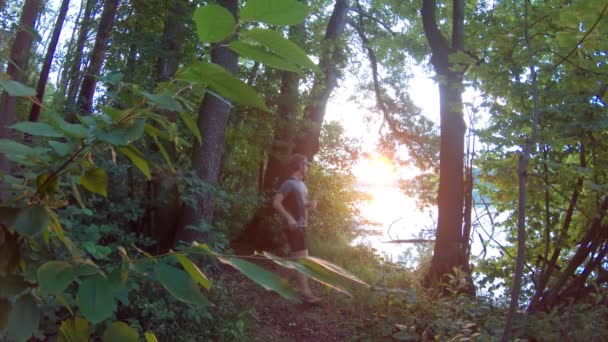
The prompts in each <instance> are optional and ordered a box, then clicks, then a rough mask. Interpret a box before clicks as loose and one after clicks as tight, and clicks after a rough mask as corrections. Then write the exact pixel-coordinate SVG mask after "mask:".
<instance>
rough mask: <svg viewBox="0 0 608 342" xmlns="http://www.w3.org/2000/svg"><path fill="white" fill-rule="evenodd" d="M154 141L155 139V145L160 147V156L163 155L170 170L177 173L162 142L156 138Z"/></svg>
mask: <svg viewBox="0 0 608 342" xmlns="http://www.w3.org/2000/svg"><path fill="white" fill-rule="evenodd" d="M153 139H154V143H155V144H156V146H157V147H158V150H159V151H160V154H162V156H163V158H164V159H165V162H166V163H167V165H168V166H169V170H171V172H173V173H175V168H174V167H173V163H171V158H170V157H169V153H167V150H166V149H165V146H163V144H161V143H160V141H158V139H157V138H156V137H154V138H153Z"/></svg>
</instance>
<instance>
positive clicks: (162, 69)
mask: <svg viewBox="0 0 608 342" xmlns="http://www.w3.org/2000/svg"><path fill="white" fill-rule="evenodd" d="M188 8H189V4H188V1H186V0H174V1H173V3H172V6H171V8H170V9H169V14H168V15H167V20H166V21H165V27H164V28H163V36H162V41H161V52H160V53H161V55H160V57H159V58H158V66H157V68H158V81H159V82H166V81H168V80H169V79H171V77H173V75H175V72H176V71H177V67H178V66H179V56H180V50H181V48H182V45H183V43H184V38H185V33H186V20H187V17H188V15H189V14H190V11H189V10H188Z"/></svg>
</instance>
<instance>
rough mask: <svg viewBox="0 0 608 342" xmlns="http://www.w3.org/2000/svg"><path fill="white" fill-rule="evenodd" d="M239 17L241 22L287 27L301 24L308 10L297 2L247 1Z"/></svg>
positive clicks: (277, 0)
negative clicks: (256, 22)
mask: <svg viewBox="0 0 608 342" xmlns="http://www.w3.org/2000/svg"><path fill="white" fill-rule="evenodd" d="M240 15H241V19H242V20H243V21H258V22H262V23H266V24H270V25H279V26H289V25H295V24H299V23H301V22H303V21H304V20H305V19H306V17H307V16H308V8H307V7H306V5H305V4H304V3H302V2H300V1H297V0H249V1H247V3H246V4H245V6H244V7H243V9H242V10H241V13H240Z"/></svg>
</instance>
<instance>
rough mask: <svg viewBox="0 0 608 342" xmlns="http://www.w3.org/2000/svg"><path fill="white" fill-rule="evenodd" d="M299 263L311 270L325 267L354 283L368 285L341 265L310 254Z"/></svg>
mask: <svg viewBox="0 0 608 342" xmlns="http://www.w3.org/2000/svg"><path fill="white" fill-rule="evenodd" d="M300 263H302V264H304V265H306V267H308V268H310V269H313V270H321V269H325V270H328V271H330V272H332V273H334V274H337V275H339V276H341V277H343V278H346V279H348V280H350V281H353V282H355V283H358V284H359V285H363V286H367V287H369V284H367V283H366V282H364V281H363V280H361V279H359V278H358V277H357V276H355V275H354V274H352V273H350V272H348V271H347V270H345V269H343V268H342V267H340V266H338V265H336V264H333V263H331V262H329V261H327V260H323V259H320V258H315V257H312V256H308V257H306V258H304V259H301V260H300Z"/></svg>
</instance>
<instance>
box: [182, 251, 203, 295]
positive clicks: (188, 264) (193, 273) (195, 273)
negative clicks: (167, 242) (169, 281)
mask: <svg viewBox="0 0 608 342" xmlns="http://www.w3.org/2000/svg"><path fill="white" fill-rule="evenodd" d="M175 256H176V257H177V260H179V263H180V264H182V267H183V268H184V270H186V272H188V274H189V275H190V277H192V279H194V280H195V281H196V282H197V283H199V284H200V285H202V286H203V287H204V288H206V289H207V290H209V289H210V288H211V280H209V278H207V276H205V275H204V274H203V272H202V271H201V270H200V269H199V268H198V266H196V265H195V264H194V263H193V262H192V261H191V260H190V259H188V258H187V257H186V256H185V255H183V254H176V255H175Z"/></svg>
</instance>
